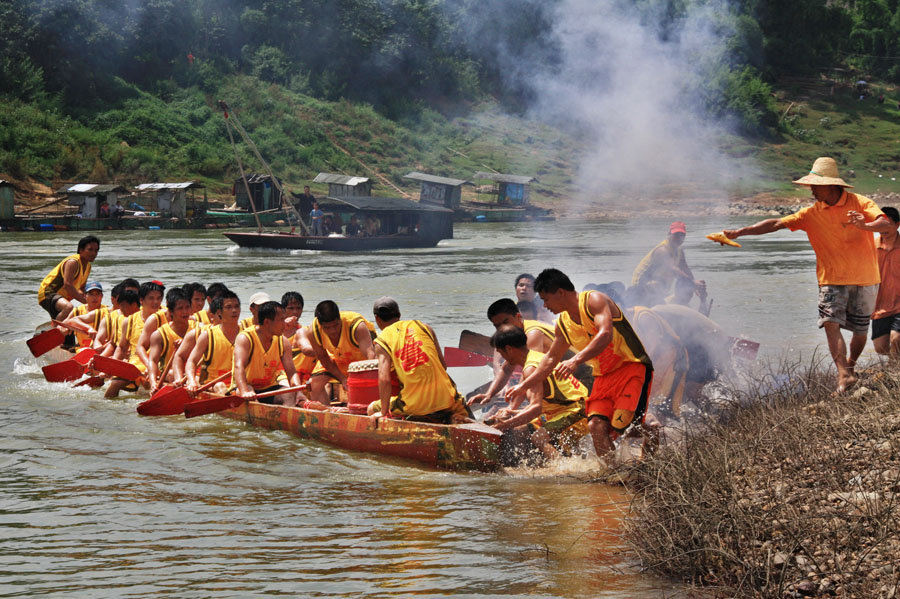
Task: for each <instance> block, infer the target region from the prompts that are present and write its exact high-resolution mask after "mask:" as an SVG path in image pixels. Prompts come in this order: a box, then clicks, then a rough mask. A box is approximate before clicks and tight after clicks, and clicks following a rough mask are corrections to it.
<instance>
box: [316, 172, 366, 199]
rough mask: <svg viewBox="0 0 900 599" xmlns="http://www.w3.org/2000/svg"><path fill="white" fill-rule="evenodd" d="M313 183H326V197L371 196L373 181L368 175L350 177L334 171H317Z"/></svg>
mask: <svg viewBox="0 0 900 599" xmlns="http://www.w3.org/2000/svg"><path fill="white" fill-rule="evenodd" d="M313 183H327V184H328V197H330V198H344V197H371V195H372V186H373V185H374V183H373V182H372V181H371V180H370V179H369V178H368V177H351V176H349V175H336V174H334V173H319V174H318V175H316V178H315V179H313Z"/></svg>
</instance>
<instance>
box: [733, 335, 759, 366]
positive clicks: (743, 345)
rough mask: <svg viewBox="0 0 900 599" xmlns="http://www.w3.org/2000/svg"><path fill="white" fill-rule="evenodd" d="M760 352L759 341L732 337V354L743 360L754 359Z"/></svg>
mask: <svg viewBox="0 0 900 599" xmlns="http://www.w3.org/2000/svg"><path fill="white" fill-rule="evenodd" d="M757 353H759V343H757V342H756V341H750V340H749V339H732V343H731V355H732V356H734V357H735V358H740V359H742V360H749V361H751V362H752V361H753V360H755V359H756V354H757Z"/></svg>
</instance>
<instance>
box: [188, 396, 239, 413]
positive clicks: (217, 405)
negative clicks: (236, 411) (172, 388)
mask: <svg viewBox="0 0 900 599" xmlns="http://www.w3.org/2000/svg"><path fill="white" fill-rule="evenodd" d="M245 401H246V400H245V399H244V398H242V397H235V396H234V395H222V396H219V397H213V398H211V399H201V400H199V401H193V402H191V403H189V404H187V405H186V406H184V417H185V418H195V417H197V416H205V415H206V414H215V413H216V412H221V411H222V410H227V409H229V408H236V407H238V406H239V405H241V404H242V403H244V402H245Z"/></svg>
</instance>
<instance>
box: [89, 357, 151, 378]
mask: <svg viewBox="0 0 900 599" xmlns="http://www.w3.org/2000/svg"><path fill="white" fill-rule="evenodd" d="M93 367H94V369H96V370H99V371H100V372H102V373H104V374H108V375H109V376H113V377H116V378H119V379H125V380H126V381H136V380H138V379H139V378H141V376H142V375H141V371H140V370H139V369H138V367H137V366H135V365H134V364H132V363H130V362H123V361H122V360H115V359H113V358H108V357H106V356H94V361H93Z"/></svg>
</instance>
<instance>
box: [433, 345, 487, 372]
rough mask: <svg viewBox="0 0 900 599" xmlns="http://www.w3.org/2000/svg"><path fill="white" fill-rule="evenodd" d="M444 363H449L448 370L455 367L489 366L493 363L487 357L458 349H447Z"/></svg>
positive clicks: (445, 349)
mask: <svg viewBox="0 0 900 599" xmlns="http://www.w3.org/2000/svg"><path fill="white" fill-rule="evenodd" d="M444 361H445V362H446V363H447V368H453V367H455V366H487V365H488V364H490V363H491V359H490V358H489V357H487V356H484V355H482V354H476V353H473V352H469V351H466V350H464V349H460V348H458V347H445V348H444Z"/></svg>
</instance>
